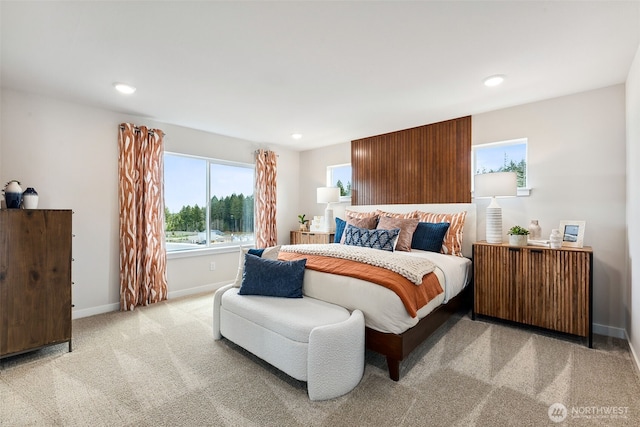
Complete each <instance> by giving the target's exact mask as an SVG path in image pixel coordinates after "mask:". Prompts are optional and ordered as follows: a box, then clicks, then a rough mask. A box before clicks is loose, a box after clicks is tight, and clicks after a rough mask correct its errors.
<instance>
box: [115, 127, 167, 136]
mask: <svg viewBox="0 0 640 427" xmlns="http://www.w3.org/2000/svg"><path fill="white" fill-rule="evenodd" d="M120 130H124V126H123V125H120ZM133 130H134V131H136V132H140V128H139V127H138V126H134V127H133ZM156 130H157V131H160V133H161V134H162V136H165V135H166V133H164V132H163V131H161V130H160V129H149V128H147V132H149V133H150V134H151V135H155V131H156Z"/></svg>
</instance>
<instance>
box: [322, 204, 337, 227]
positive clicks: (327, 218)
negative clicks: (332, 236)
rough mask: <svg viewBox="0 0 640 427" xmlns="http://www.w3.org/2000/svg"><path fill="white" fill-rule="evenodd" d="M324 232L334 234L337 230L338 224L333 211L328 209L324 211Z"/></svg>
mask: <svg viewBox="0 0 640 427" xmlns="http://www.w3.org/2000/svg"><path fill="white" fill-rule="evenodd" d="M324 230H325V231H326V232H327V233H332V232H334V231H335V230H336V224H335V222H334V220H333V209H330V208H326V209H325V210H324Z"/></svg>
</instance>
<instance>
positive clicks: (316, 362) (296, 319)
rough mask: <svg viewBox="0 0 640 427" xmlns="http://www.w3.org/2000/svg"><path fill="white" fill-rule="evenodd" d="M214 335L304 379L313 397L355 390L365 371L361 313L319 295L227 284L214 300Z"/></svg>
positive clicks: (362, 317) (328, 397) (317, 397)
mask: <svg viewBox="0 0 640 427" xmlns="http://www.w3.org/2000/svg"><path fill="white" fill-rule="evenodd" d="M213 335H214V338H215V339H216V340H219V339H221V338H222V337H225V338H227V339H228V340H230V341H232V342H234V343H236V344H237V345H239V346H240V347H243V348H244V349H246V350H248V351H249V352H251V353H253V354H255V355H256V356H258V357H260V358H261V359H263V360H264V361H266V362H268V363H270V364H271V365H273V366H275V367H276V368H278V369H280V370H281V371H283V372H285V373H286V374H288V375H290V376H291V377H293V378H295V379H297V380H300V381H306V382H307V392H308V394H309V398H310V399H311V400H325V399H331V398H335V397H338V396H341V395H343V394H346V393H348V392H350V391H351V390H353V389H354V388H355V387H356V386H357V385H358V383H359V382H360V380H361V378H362V374H363V372H364V316H363V315H362V312H361V311H359V310H355V311H353V312H352V313H349V311H348V310H346V309H345V308H343V307H340V306H337V305H334V304H330V303H327V302H324V301H320V300H317V299H313V298H309V297H303V298H277V297H269V296H260V295H239V294H238V288H237V287H234V286H233V285H228V286H225V287H222V288H220V289H218V290H217V291H216V293H215V295H214V302H213Z"/></svg>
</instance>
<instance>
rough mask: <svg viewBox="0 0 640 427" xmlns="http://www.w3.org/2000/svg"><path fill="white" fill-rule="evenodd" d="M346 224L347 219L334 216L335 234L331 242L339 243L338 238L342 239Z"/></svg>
mask: <svg viewBox="0 0 640 427" xmlns="http://www.w3.org/2000/svg"><path fill="white" fill-rule="evenodd" d="M346 225H347V221H345V220H344V219H342V218H337V217H336V236H335V238H334V239H333V243H340V240H342V234H343V233H344V227H346Z"/></svg>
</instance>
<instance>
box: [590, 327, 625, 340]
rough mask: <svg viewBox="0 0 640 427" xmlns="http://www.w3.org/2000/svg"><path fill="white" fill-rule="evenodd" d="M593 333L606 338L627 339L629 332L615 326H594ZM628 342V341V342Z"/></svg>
mask: <svg viewBox="0 0 640 427" xmlns="http://www.w3.org/2000/svg"><path fill="white" fill-rule="evenodd" d="M593 333H594V334H598V335H604V336H606V337H613V338H622V339H627V332H626V331H625V330H624V329H622V328H614V327H613V326H607V325H599V324H597V323H594V324H593ZM627 341H628V340H627Z"/></svg>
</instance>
